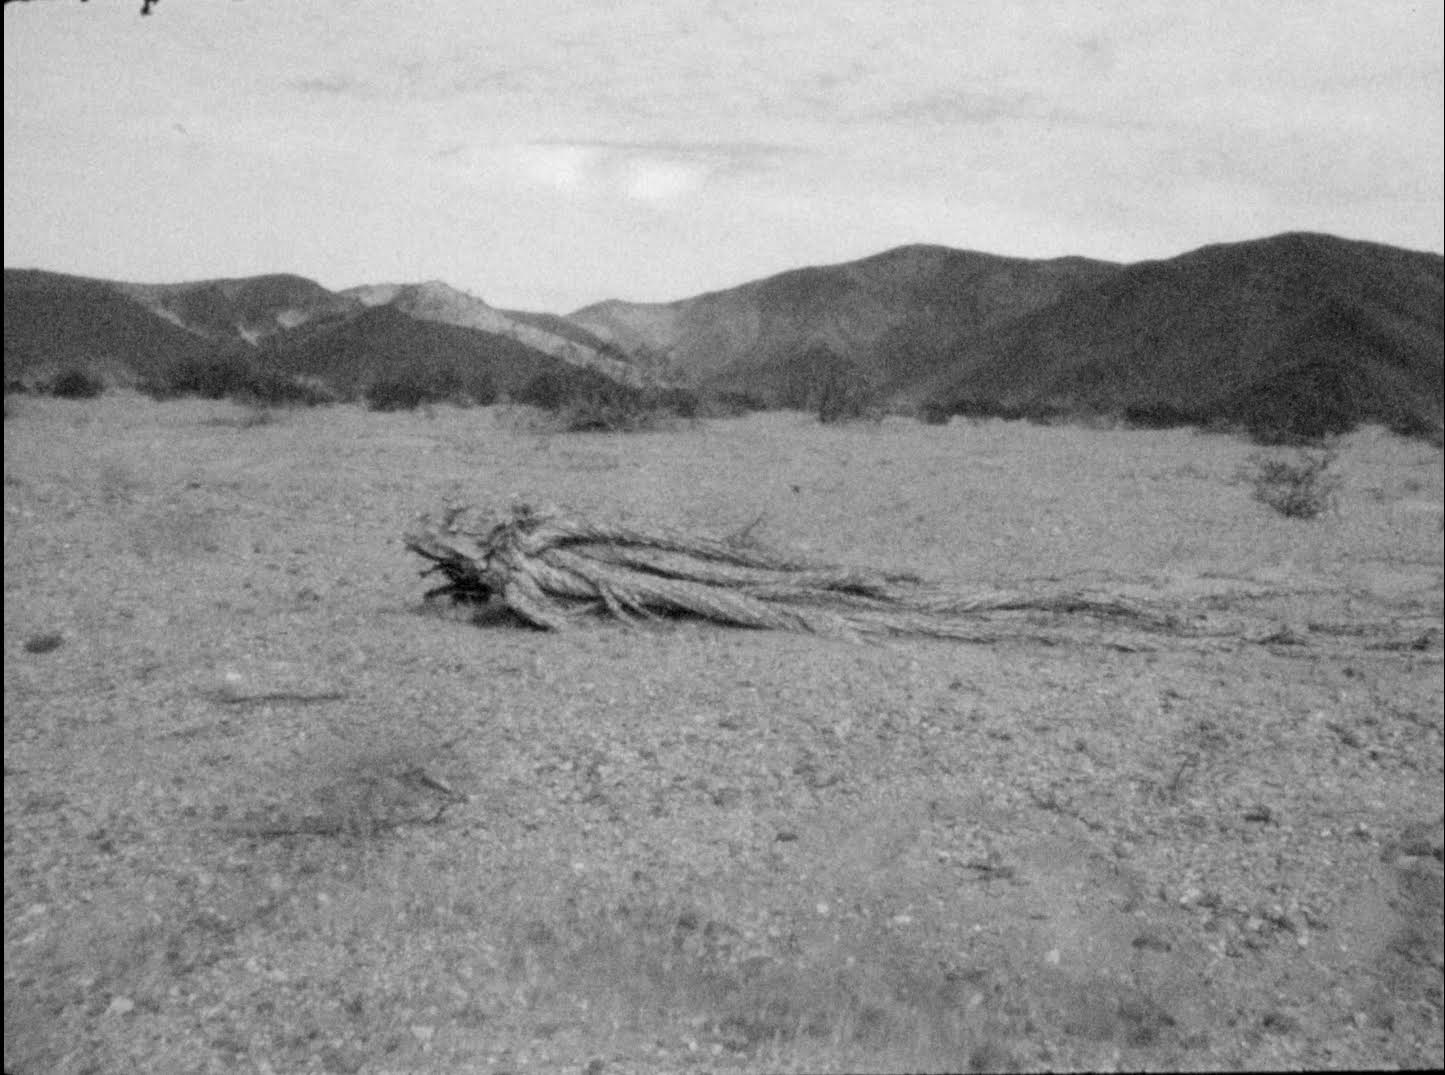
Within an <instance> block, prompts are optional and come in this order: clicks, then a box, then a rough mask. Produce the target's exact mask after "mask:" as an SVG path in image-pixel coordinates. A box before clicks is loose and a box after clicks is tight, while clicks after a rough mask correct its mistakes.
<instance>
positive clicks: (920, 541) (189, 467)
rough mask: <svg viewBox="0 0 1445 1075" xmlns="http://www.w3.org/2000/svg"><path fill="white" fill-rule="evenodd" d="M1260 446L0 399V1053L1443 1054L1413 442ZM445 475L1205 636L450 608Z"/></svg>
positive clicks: (1202, 1062) (341, 1058)
mask: <svg viewBox="0 0 1445 1075" xmlns="http://www.w3.org/2000/svg"><path fill="white" fill-rule="evenodd" d="M1259 451H1261V450H1260V449H1257V448H1255V447H1253V446H1251V445H1249V444H1247V443H1245V442H1243V441H1240V440H1238V439H1234V438H1229V437H1221V436H1204V435H1199V434H1195V433H1192V432H1188V431H1175V432H1139V431H1115V430H1087V429H1073V428H1040V427H1035V426H1028V425H1021V424H1003V423H997V422H988V423H981V424H969V423H965V422H962V421H959V420H955V421H954V422H953V424H951V425H949V426H947V427H933V426H925V425H921V424H918V423H915V422H912V421H907V420H904V419H893V418H890V419H888V420H886V421H884V422H883V423H882V424H879V425H869V424H859V425H854V426H844V427H838V428H831V427H822V426H819V425H818V424H817V423H816V422H813V421H812V420H811V419H809V418H808V417H806V416H803V415H796V414H771V415H757V416H753V417H749V418H745V419H737V420H729V421H717V422H706V423H701V424H698V425H695V426H684V427H679V428H676V429H672V430H668V431H663V432H656V433H647V434H637V435H630V436H596V435H592V436H588V435H576V436H552V435H548V434H546V433H538V432H536V431H535V430H534V429H533V427H531V426H530V425H529V424H528V421H527V419H526V417H525V416H523V415H518V414H514V413H509V412H507V411H505V410H500V409H492V410H472V411H459V410H452V409H450V408H439V409H438V410H436V411H435V412H434V413H432V414H431V415H426V414H421V413H417V414H401V415H377V414H370V413H366V412H364V411H361V410H358V409H354V408H346V407H339V408H332V409H327V410H320V411H314V412H296V413H290V414H279V415H275V416H271V417H270V420H264V418H262V417H258V415H257V414H255V413H252V412H247V411H244V410H242V409H240V408H237V407H235V406H233V405H231V404H225V403H201V402H195V401H182V402H174V403H165V404H160V403H154V402H150V401H148V400H144V399H140V398H136V397H131V396H125V395H119V396H108V397H105V398H102V399H99V400H93V401H86V402H70V401H60V400H51V399H37V398H22V399H19V400H18V401H17V400H13V399H12V400H9V401H7V417H6V422H5V498H4V502H5V718H6V719H5V733H4V734H5V1006H6V1008H5V1068H6V1071H7V1072H12V1073H15V1075H21V1073H36V1072H65V1073H80V1072H93V1073H101V1072H115V1071H154V1072H171V1071H174V1072H206V1071H214V1072H232V1071H259V1072H302V1071H317V1072H437V1073H440V1072H475V1071H482V1072H530V1071H574V1072H586V1073H587V1075H599V1073H603V1072H678V1071H697V1072H703V1071H715V1072H725V1071H726V1072H770V1071H887V1070H902V1071H927V1070H932V1071H959V1070H1067V1069H1095V1070H1096V1069H1110V1068H1116V1069H1139V1068H1149V1069H1160V1070H1169V1069H1237V1068H1273V1069H1302V1068H1310V1069H1319V1068H1340V1069H1344V1068H1355V1067H1380V1066H1406V1067H1439V1066H1441V1064H1442V1062H1445V1056H1442V1029H1441V1027H1442V955H1441V934H1442V931H1441V916H1442V895H1441V891H1442V886H1441V877H1442V821H1441V814H1442V808H1441V803H1442V773H1445V746H1442V713H1445V700H1442V675H1441V670H1442V661H1441V652H1442V651H1441V616H1442V578H1445V576H1442V551H1441V531H1442V524H1441V519H1442V512H1441V506H1442V453H1441V451H1440V450H1439V449H1435V448H1431V447H1429V446H1427V445H1423V444H1420V443H1418V442H1407V441H1402V440H1399V439H1396V438H1394V437H1391V436H1389V435H1387V434H1384V433H1382V432H1379V431H1364V432H1361V433H1358V434H1356V435H1354V436H1352V437H1350V438H1348V439H1347V440H1346V441H1345V442H1344V443H1343V444H1342V445H1341V446H1340V454H1339V457H1338V459H1337V461H1336V462H1335V463H1334V464H1333V465H1332V468H1331V473H1332V474H1335V475H1337V476H1338V477H1339V479H1340V481H1341V485H1340V489H1339V493H1338V503H1337V506H1336V507H1335V508H1334V509H1332V510H1330V511H1327V512H1326V513H1325V514H1324V515H1322V516H1321V517H1319V518H1317V519H1310V520H1304V519H1288V518H1285V517H1284V516H1282V515H1280V514H1278V513H1277V512H1274V511H1272V510H1271V509H1270V508H1268V507H1267V506H1265V505H1264V504H1262V503H1260V502H1259V501H1258V500H1256V499H1255V498H1254V497H1253V496H1252V488H1251V485H1250V483H1249V481H1248V480H1246V479H1247V475H1248V474H1249V473H1250V467H1251V462H1250V460H1251V456H1252V455H1254V454H1255V453H1257V452H1259ZM448 496H453V497H460V498H462V499H465V500H468V501H471V502H473V503H480V504H496V505H497V506H498V507H499V508H503V507H505V506H506V505H508V504H509V503H511V501H512V500H513V499H516V498H519V497H520V498H525V499H529V500H532V501H536V502H546V501H551V502H555V503H560V504H565V505H568V506H569V507H571V508H572V509H574V510H576V511H578V512H580V513H583V514H587V513H594V514H605V515H606V516H608V517H609V518H614V519H616V518H621V519H624V520H632V521H635V522H637V523H639V524H665V525H672V526H678V527H683V528H686V529H689V530H695V531H697V532H699V533H704V534H718V535H721V534H727V533H730V532H735V531H738V530H740V529H741V528H743V527H746V526H749V525H752V526H753V530H752V531H751V533H752V534H753V536H755V537H759V538H761V539H763V540H765V541H767V542H769V543H771V544H774V545H778V546H781V547H785V548H790V549H793V550H796V551H800V552H803V553H806V554H808V555H810V556H813V557H816V558H819V559H825V560H830V561H840V562H853V563H859V564H867V565H873V566H889V567H898V568H907V569H913V570H917V571H919V572H922V573H924V574H926V575H928V576H931V577H934V578H940V579H946V580H951V581H954V582H959V583H963V584H968V583H977V584H979V585H987V586H993V585H1010V584H1015V583H1020V584H1029V585H1043V586H1058V587H1074V588H1082V589H1088V590H1090V591H1091V592H1096V593H1117V594H1121V595H1126V596H1129V597H1131V598H1135V599H1139V600H1147V601H1151V602H1155V603H1158V604H1161V605H1163V606H1165V607H1167V608H1169V609H1170V610H1171V611H1173V612H1174V613H1176V614H1177V616H1178V617H1179V618H1180V622H1181V623H1185V624H1191V625H1194V626H1196V627H1198V628H1200V629H1199V630H1197V631H1195V632H1194V633H1193V634H1190V635H1188V636H1176V635H1163V634H1147V633H1142V632H1136V633H1133V634H1121V633H1120V632H1119V631H1117V630H1115V629H1113V628H1110V629H1109V630H1103V629H1101V628H1100V627H1099V626H1098V625H1096V624H1091V623H1088V622H1082V621H1081V622H1078V623H1070V622H1051V623H1047V624H1043V623H1041V624H1040V625H1039V627H1040V631H1039V632H1038V633H1037V635H1036V636H1034V637H1025V636H1023V635H1020V636H1019V637H1017V638H1012V639H1003V640H1001V641H999V642H998V643H996V644H994V645H964V644H959V643H956V642H946V641H890V642H884V643H878V644H864V643H852V642H847V641H839V640H832V639H819V638H811V637H801V636H788V635H778V634H770V633H764V632H749V631H739V630H728V629H722V628H717V627H713V626H710V625H706V624H696V623H677V624H672V625H668V626H666V627H663V628H659V629H656V630H651V629H649V630H641V631H638V630H626V629H623V628H620V627H617V626H614V625H609V624H602V623H599V624H596V625H584V626H580V627H578V628H577V629H575V630H573V631H569V632H566V633H563V634H555V635H554V634H542V633H537V632H531V631H526V630H522V629H519V628H517V627H516V626H514V625H512V624H510V623H508V622H506V621H504V620H500V619H498V620H495V621H490V622H485V621H484V622H481V623H473V622H469V621H468V620H467V619H466V617H464V616H461V615H458V614H457V613H456V612H454V611H451V610H447V609H439V608H429V607H426V606H425V605H424V604H423V602H422V600H421V594H422V593H423V591H424V590H425V588H426V583H425V582H424V581H423V580H421V579H419V578H418V576H417V570H418V568H419V567H420V566H421V565H420V564H419V563H417V562H415V558H414V557H411V556H409V555H408V554H407V553H406V552H405V550H404V549H403V548H402V545H401V542H400V537H401V533H402V531H403V529H404V527H405V526H406V524H407V523H408V521H409V520H410V519H411V518H412V517H413V516H414V515H415V514H417V513H419V512H421V511H423V510H428V509H431V508H434V507H436V506H437V505H438V504H439V503H440V502H441V501H442V500H443V499H445V498H446V497H448ZM1204 628H1208V630H1205V629H1204Z"/></svg>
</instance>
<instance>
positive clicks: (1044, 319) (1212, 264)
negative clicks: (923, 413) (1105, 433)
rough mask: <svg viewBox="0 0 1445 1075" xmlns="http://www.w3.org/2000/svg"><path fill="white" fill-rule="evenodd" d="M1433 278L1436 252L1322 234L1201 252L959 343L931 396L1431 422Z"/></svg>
mask: <svg viewBox="0 0 1445 1075" xmlns="http://www.w3.org/2000/svg"><path fill="white" fill-rule="evenodd" d="M1442 279H1445V268H1442V258H1441V257H1440V256H1439V255H1437V254H1424V253H1415V252H1412V251H1406V250H1400V249H1396V248H1392V247H1387V246H1379V245H1376V244H1371V243H1362V242H1351V241H1347V240H1343V239H1337V238H1333V237H1331V236H1325V235H1308V234H1287V235H1280V236H1275V237H1273V238H1269V239H1261V240H1257V241H1254V242H1247V243H1231V244H1225V245H1218V246H1209V247H1204V248H1202V249H1200V250H1196V251H1193V252H1191V253H1188V254H1185V255H1182V256H1180V257H1177V258H1172V259H1169V260H1167V261H1156V262H1144V263H1140V264H1137V265H1132V266H1129V267H1128V268H1126V269H1125V270H1123V271H1122V272H1120V273H1118V274H1117V275H1115V276H1114V277H1112V278H1110V279H1107V280H1104V281H1101V282H1100V283H1098V284H1097V285H1095V286H1094V287H1091V288H1087V289H1083V290H1080V291H1078V292H1076V293H1074V294H1072V295H1070V296H1067V297H1066V298H1065V299H1063V300H1062V301H1060V302H1058V303H1056V304H1054V305H1053V306H1050V307H1048V308H1046V309H1043V310H1040V311H1037V312H1035V313H1033V314H1030V315H1028V316H1026V317H1023V318H1020V319H1019V320H1017V321H1016V322H1014V323H1012V324H1009V325H1007V326H1005V327H1004V328H1003V330H1002V331H1000V332H997V333H995V334H994V335H993V336H992V337H991V338H987V339H984V340H981V341H960V344H959V346H958V348H957V353H956V362H955V365H954V366H953V368H952V369H951V370H949V371H948V372H947V373H946V374H945V375H944V376H942V377H940V378H938V379H937V381H935V383H933V384H931V385H928V386H926V387H927V389H928V390H929V394H931V395H932V397H933V398H935V399H938V400H940V401H941V402H942V403H944V404H945V405H955V404H958V403H959V402H960V401H965V400H967V401H974V402H979V401H992V402H1000V403H1004V404H1008V405H1014V406H1025V407H1028V406H1031V405H1033V406H1037V405H1054V406H1058V407H1061V408H1063V409H1065V410H1070V409H1078V408H1083V409H1088V410H1096V411H1121V410H1124V409H1126V408H1129V407H1134V408H1145V409H1148V408H1154V409H1155V410H1157V411H1161V412H1167V411H1169V410H1173V411H1176V412H1179V413H1180V414H1181V415H1184V416H1193V417H1196V418H1198V419H1200V420H1209V419H1221V420H1231V421H1241V422H1245V423H1246V424H1271V423H1272V424H1278V423H1279V422H1281V421H1284V420H1287V419H1290V418H1291V417H1293V418H1300V419H1308V418H1310V416H1312V415H1313V416H1318V417H1322V418H1325V419H1330V418H1331V416H1334V417H1336V418H1338V420H1339V423H1340V424H1341V426H1342V427H1343V428H1348V427H1349V426H1351V425H1353V424H1354V423H1355V422H1356V421H1363V420H1377V421H1383V422H1385V423H1387V424H1391V425H1399V426H1403V427H1414V426H1421V425H1426V426H1428V425H1431V424H1435V425H1438V423H1439V421H1440V413H1441V404H1442V396H1445V385H1442V368H1445V345H1442V340H1445V326H1442V294H1445V288H1442ZM969 344H972V346H971V347H970V346H969Z"/></svg>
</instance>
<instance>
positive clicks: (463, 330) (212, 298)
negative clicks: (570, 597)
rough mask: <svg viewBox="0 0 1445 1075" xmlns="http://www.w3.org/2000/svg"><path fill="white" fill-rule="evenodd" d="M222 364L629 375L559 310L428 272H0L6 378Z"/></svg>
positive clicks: (420, 374)
mask: <svg viewBox="0 0 1445 1075" xmlns="http://www.w3.org/2000/svg"><path fill="white" fill-rule="evenodd" d="M553 321H555V322H557V324H555V325H553V324H551V322H553ZM555 328H563V329H564V331H561V332H558V331H553V329H555ZM227 366H230V367H235V368H237V369H240V368H257V369H265V370H267V371H268V372H269V373H270V374H273V375H278V376H281V377H296V376H306V377H313V378H320V379H322V380H325V381H328V382H330V383H331V384H332V385H333V387H335V388H337V389H340V390H342V391H345V392H352V391H356V390H358V389H360V388H364V386H365V385H367V384H369V383H371V382H373V381H375V380H377V379H378V378H383V377H384V378H388V379H397V378H400V379H405V380H411V381H420V380H425V379H426V378H427V377H429V376H431V375H436V376H437V377H438V378H440V382H439V383H440V384H441V386H442V387H443V388H445V387H446V386H448V385H451V386H456V387H457V388H458V389H465V388H467V387H472V388H476V389H478V390H480V389H481V388H482V387H484V386H486V385H492V386H494V387H495V388H498V389H501V390H504V391H515V390H516V389H518V388H519V387H521V386H523V385H526V384H527V383H528V382H530V381H531V380H532V379H534V378H535V377H537V376H538V375H540V374H543V373H548V374H552V373H556V374H558V375H559V376H561V377H562V378H563V380H569V379H572V380H575V377H574V376H573V375H575V374H576V373H578V372H579V371H583V370H586V371H591V372H593V373H598V372H600V373H602V374H604V375H606V376H610V377H612V378H613V379H614V380H618V381H622V382H625V383H630V384H635V383H637V382H638V381H639V380H640V378H639V375H638V373H637V371H636V369H635V368H634V367H633V366H631V365H630V364H628V363H627V362H626V361H625V360H624V359H623V357H622V356H621V352H619V351H617V350H616V349H615V348H612V347H610V346H609V345H606V344H603V343H602V342H601V341H595V343H594V342H592V338H591V337H590V336H589V335H588V334H587V333H586V332H585V331H584V330H582V329H579V328H576V327H574V326H571V325H570V324H568V323H567V322H565V321H564V320H563V319H561V318H548V317H547V316H546V315H538V316H537V317H535V318H533V317H513V316H511V315H508V314H504V313H502V312H500V311H497V310H494V309H492V308H491V307H490V306H488V305H487V304H486V303H484V302H482V301H481V300H480V299H477V298H474V297H472V296H470V295H467V294H466V293H464V292H461V291H457V290H456V289H454V288H450V287H448V286H447V285H445V284H440V283H434V282H433V283H425V284H407V285H394V284H382V285H372V286H368V287H361V288H353V289H351V290H350V291H345V292H340V293H338V292H332V291H328V290H327V289H326V288H324V287H322V286H321V285H320V284H318V283H316V282H315V281H312V280H308V279H306V278H304V277H300V276H294V275H286V274H275V275H267V276H256V277H246V278H242V279H228V280H204V281H198V282H194V283H181V284H133V283H125V282H118V281H108V280H96V279H89V278H85V277H78V276H65V275H62V274H59V273H48V272H40V271H36V270H11V269H7V270H5V371H6V380H7V382H8V383H12V384H14V383H23V384H39V383H43V382H45V381H47V380H48V379H50V378H53V377H54V375H55V374H56V373H58V372H60V371H61V370H63V369H69V368H75V369H84V370H88V371H90V372H92V373H95V374H98V375H100V376H102V377H103V378H104V379H105V380H107V381H110V382H112V383H118V384H139V383H143V382H153V381H155V379H156V378H157V377H159V378H160V379H161V380H162V381H165V380H171V381H174V380H175V377H176V371H178V370H180V369H182V368H186V367H190V368H192V369H208V370H216V369H218V368H221V367H227ZM207 377H208V378H209V380H210V381H211V383H216V382H217V380H218V379H217V377H216V376H214V375H212V374H208V375H207ZM220 380H221V381H224V378H220ZM187 383H190V382H189V381H188V382H187Z"/></svg>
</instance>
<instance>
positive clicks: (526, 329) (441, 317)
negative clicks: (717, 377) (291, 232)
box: [342, 280, 641, 384]
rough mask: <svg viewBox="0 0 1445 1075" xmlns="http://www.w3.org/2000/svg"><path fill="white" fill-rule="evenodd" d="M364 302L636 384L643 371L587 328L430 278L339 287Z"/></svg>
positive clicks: (349, 295) (344, 293)
mask: <svg viewBox="0 0 1445 1075" xmlns="http://www.w3.org/2000/svg"><path fill="white" fill-rule="evenodd" d="M342 294H343V295H346V296H348V297H354V298H356V299H357V300H359V301H360V302H361V303H363V304H364V305H366V306H376V305H381V304H385V305H387V306H391V307H394V308H395V309H398V310H400V311H402V312H403V313H406V314H409V315H410V316H412V317H414V318H416V319H418V320H420V321H433V322H436V323H438V324H444V325H456V326H458V327H460V328H470V329H477V330H479V331H482V332H489V333H493V334H496V335H500V336H509V337H511V338H512V339H514V340H516V341H517V342H518V343H520V344H523V345H525V346H526V347H529V348H531V349H532V350H534V351H540V352H542V353H543V354H547V355H551V356H552V357H554V358H557V359H560V360H562V361H564V362H567V363H569V364H570V365H574V366H581V367H586V368H589V369H593V370H596V371H597V372H599V373H602V374H604V375H606V376H608V377H611V378H612V379H613V380H616V381H621V382H623V383H625V384H637V383H640V381H641V376H640V374H639V372H638V370H637V368H636V367H635V366H633V365H632V364H631V363H629V362H627V361H626V360H625V359H624V358H622V356H621V355H620V353H619V352H618V351H616V350H605V349H603V348H600V347H593V346H591V345H590V344H589V343H588V342H586V341H587V340H588V339H589V338H590V337H589V334H586V333H583V332H581V331H579V330H577V329H575V328H569V330H567V331H565V332H557V331H555V329H553V328H552V327H550V326H549V325H548V323H547V320H546V318H545V317H529V316H517V315H513V314H510V313H508V312H505V311H502V310H498V309H496V308H495V307H493V306H490V305H488V304H487V303H486V302H484V301H482V300H481V299H479V298H477V297H476V296H475V295H469V294H467V293H466V292H465V291H460V290H458V289H457V288H454V287H451V286H450V285H448V284H444V283H442V282H441V281H439V280H431V281H428V282H426V283H423V284H374V285H369V286H366V287H360V288H352V289H351V290H349V291H345V292H342Z"/></svg>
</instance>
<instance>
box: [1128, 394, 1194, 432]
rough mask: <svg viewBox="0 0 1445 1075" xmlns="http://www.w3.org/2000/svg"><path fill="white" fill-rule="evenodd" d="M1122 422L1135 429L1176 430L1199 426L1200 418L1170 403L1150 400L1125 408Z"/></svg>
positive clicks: (1131, 404)
mask: <svg viewBox="0 0 1445 1075" xmlns="http://www.w3.org/2000/svg"><path fill="white" fill-rule="evenodd" d="M1124 421H1125V423H1127V424H1128V425H1131V426H1134V427H1135V428H1137V429H1177V428H1178V427H1180V426H1192V425H1197V424H1199V421H1200V416H1199V415H1197V414H1195V413H1193V412H1192V411H1189V410H1186V409H1185V408H1183V407H1176V406H1175V405H1174V404H1172V403H1165V402H1163V401H1162V400H1151V401H1149V402H1146V403H1130V404H1129V405H1128V406H1126V407H1125V408H1124Z"/></svg>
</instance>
